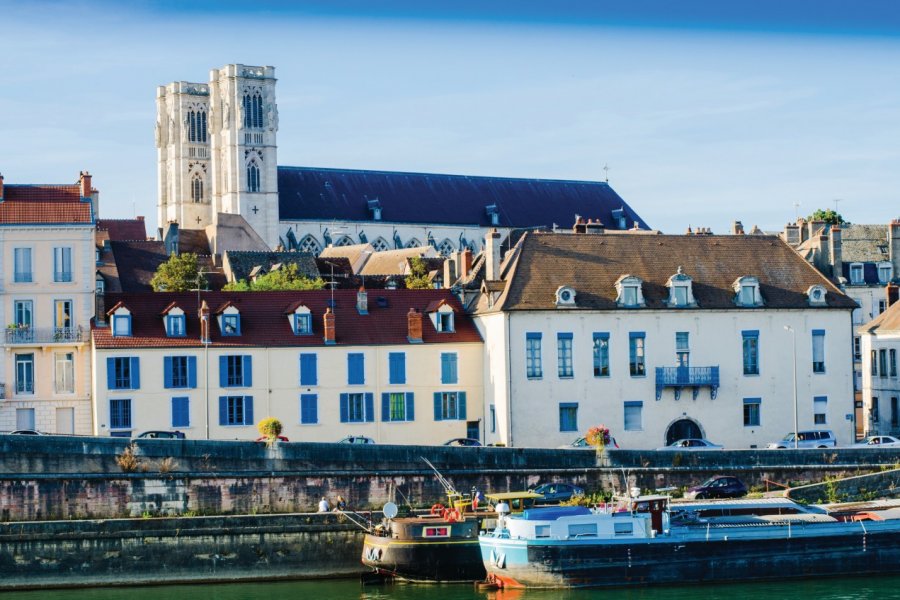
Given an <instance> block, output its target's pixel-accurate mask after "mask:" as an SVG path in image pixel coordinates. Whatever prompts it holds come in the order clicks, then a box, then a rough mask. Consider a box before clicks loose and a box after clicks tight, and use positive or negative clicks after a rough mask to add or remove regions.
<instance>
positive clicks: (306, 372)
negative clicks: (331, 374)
mask: <svg viewBox="0 0 900 600" xmlns="http://www.w3.org/2000/svg"><path fill="white" fill-rule="evenodd" d="M316 366H317V365H316V355H315V354H301V355H300V385H318V374H317V373H316Z"/></svg>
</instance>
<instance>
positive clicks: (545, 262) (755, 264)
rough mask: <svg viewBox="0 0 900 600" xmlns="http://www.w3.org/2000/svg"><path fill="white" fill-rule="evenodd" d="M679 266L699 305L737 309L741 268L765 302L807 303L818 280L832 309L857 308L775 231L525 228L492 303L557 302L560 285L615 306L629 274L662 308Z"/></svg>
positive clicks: (525, 306)
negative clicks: (714, 232)
mask: <svg viewBox="0 0 900 600" xmlns="http://www.w3.org/2000/svg"><path fill="white" fill-rule="evenodd" d="M679 266H681V267H683V269H684V273H685V274H686V275H689V276H690V277H691V278H692V280H693V292H694V297H695V298H696V300H697V303H698V306H699V308H700V309H736V308H739V307H737V306H736V305H735V303H734V296H735V292H734V289H733V288H732V285H733V283H734V282H735V280H737V279H738V278H739V277H742V276H745V275H750V276H754V277H757V278H758V280H759V284H760V291H761V293H762V296H763V301H764V302H765V306H766V307H767V308H807V307H808V306H809V304H808V300H807V297H806V290H807V289H808V288H809V287H810V286H811V285H816V284H817V285H822V286H824V287H825V289H826V290H827V292H828V294H827V296H826V300H827V306H828V307H829V308H841V309H851V308H855V307H856V302H855V301H853V300H852V299H851V298H849V297H847V296H846V295H844V294H843V293H841V291H840V290H839V289H838V288H837V287H836V286H835V285H834V284H832V283H831V282H830V281H829V280H828V279H827V278H825V277H824V276H823V275H822V274H821V273H819V272H818V271H817V270H816V269H815V268H814V267H813V266H811V265H810V264H809V263H807V262H806V261H805V260H803V258H802V257H801V256H799V255H798V254H797V253H796V252H794V251H793V250H792V249H791V247H790V246H788V245H787V244H786V243H784V242H783V241H782V240H781V239H780V238H778V237H777V236H766V235H754V236H746V235H724V236H723V235H699V236H698V235H631V234H620V235H571V234H527V235H526V236H525V237H524V238H523V239H522V241H521V243H520V247H519V249H518V252H517V254H516V256H515V260H514V261H512V263H511V264H510V265H509V270H508V272H507V276H506V279H507V285H506V289H505V291H504V293H503V294H502V295H501V297H500V299H499V301H498V302H497V303H496V304H495V306H494V307H493V309H491V310H549V309H555V308H556V306H555V291H556V289H557V288H558V287H559V286H562V285H567V286H571V287H573V288H574V289H575V291H576V306H577V307H578V308H588V309H597V310H609V309H616V308H617V306H616V288H615V282H616V280H617V279H619V278H620V277H621V276H623V275H626V274H630V275H634V276H637V277H639V278H641V279H642V280H643V294H644V298H645V300H646V305H647V307H648V308H657V309H659V308H665V307H666V304H665V303H664V301H665V300H666V299H668V288H667V287H666V283H667V282H668V280H669V277H671V276H672V275H674V274H675V273H676V272H677V270H678V267H679ZM623 310H627V309H623ZM632 310H633V309H632ZM672 310H676V309H672ZM684 310H691V309H684Z"/></svg>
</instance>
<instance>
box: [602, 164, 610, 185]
mask: <svg viewBox="0 0 900 600" xmlns="http://www.w3.org/2000/svg"><path fill="white" fill-rule="evenodd" d="M603 171H604V175H605V176H606V183H609V164H607V163H603Z"/></svg>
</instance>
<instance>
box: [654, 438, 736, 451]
mask: <svg viewBox="0 0 900 600" xmlns="http://www.w3.org/2000/svg"><path fill="white" fill-rule="evenodd" d="M722 448H723V446H722V445H721V444H714V443H712V442H711V441H709V440H704V439H703V438H685V439H683V440H675V441H674V442H672V443H671V444H669V445H668V446H663V447H662V448H657V450H722Z"/></svg>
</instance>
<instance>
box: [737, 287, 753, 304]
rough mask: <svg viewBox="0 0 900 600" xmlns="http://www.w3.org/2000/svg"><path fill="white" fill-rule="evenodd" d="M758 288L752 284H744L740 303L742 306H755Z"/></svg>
mask: <svg viewBox="0 0 900 600" xmlns="http://www.w3.org/2000/svg"><path fill="white" fill-rule="evenodd" d="M755 290H756V288H755V287H754V286H752V285H742V286H741V291H740V298H739V300H740V303H741V305H742V306H753V305H754V304H755V303H756V302H755V301H754V299H753V297H754V296H755V295H756V294H755V293H754V292H755Z"/></svg>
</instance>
